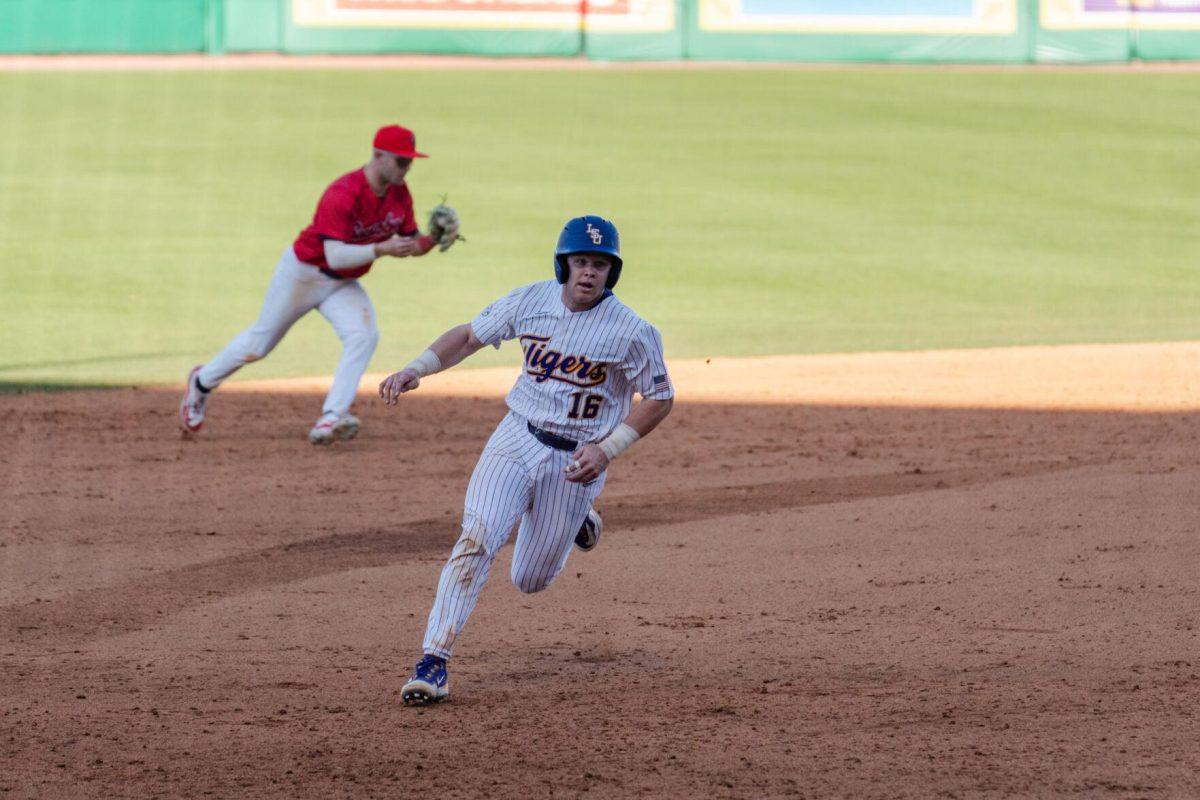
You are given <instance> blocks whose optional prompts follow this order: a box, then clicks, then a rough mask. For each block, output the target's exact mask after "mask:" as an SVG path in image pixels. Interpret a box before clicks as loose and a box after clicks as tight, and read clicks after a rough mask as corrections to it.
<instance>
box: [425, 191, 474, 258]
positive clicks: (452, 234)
mask: <svg viewBox="0 0 1200 800" xmlns="http://www.w3.org/2000/svg"><path fill="white" fill-rule="evenodd" d="M461 224H462V223H461V221H460V220H459V218H458V212H457V211H455V210H454V209H453V208H451V207H450V206H448V205H446V204H445V203H438V205H437V206H436V207H435V208H434V209H433V211H432V212H430V214H429V235H430V236H432V237H433V238H434V239H436V240H437V243H438V250H440V251H441V252H443V253H444V252H446V251H447V250H449V249H450V245H452V244H454V243H455V242H457V241H458V240H460V239H462V240H463V241H466V238H465V237H464V236H463V235H462V234H460V233H459V232H458V229H459V227H460V226H461Z"/></svg>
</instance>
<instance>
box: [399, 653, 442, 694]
mask: <svg viewBox="0 0 1200 800" xmlns="http://www.w3.org/2000/svg"><path fill="white" fill-rule="evenodd" d="M449 696H450V676H449V675H448V674H447V673H446V659H444V658H439V657H438V656H434V655H424V656H422V657H421V660H420V661H418V662H417V666H416V667H415V668H414V669H413V676H412V677H411V678H409V679H408V683H406V684H404V688H403V689H401V690H400V699H401V700H403V701H404V705H406V706H428V705H432V704H434V703H436V702H438V701H440V700H445V699H446V698H447V697H449Z"/></svg>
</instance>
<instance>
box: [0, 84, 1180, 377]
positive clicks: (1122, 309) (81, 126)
mask: <svg viewBox="0 0 1200 800" xmlns="http://www.w3.org/2000/svg"><path fill="white" fill-rule="evenodd" d="M1197 109H1200V80H1197V77H1196V76H1195V75H1186V74H1179V75H1169V74H1120V73H1117V74H1109V73H1054V72H982V73H981V72H939V71H888V70H882V69H881V70H867V71H846V72H842V71H778V72H772V71H759V70H748V71H739V70H733V71H719V70H712V71H705V70H685V71H644V72H638V71H629V70H624V69H620V68H613V69H611V70H590V71H562V72H558V71H551V72H540V73H539V72H509V71H492V72H487V71H450V72H436V71H411V70H410V71H403V72H400V71H397V72H374V73H355V72H342V71H337V72H269V71H263V72H228V73H221V72H212V73H107V72H97V73H87V74H85V73H75V74H64V73H43V74H35V73H10V74H0V330H2V331H3V336H2V337H0V383H3V384H7V385H10V386H11V385H13V384H22V383H28V384H30V385H43V386H48V385H56V384H64V383H65V384H74V383H102V384H104V383H126V382H139V383H141V382H157V381H180V380H182V377H183V375H184V374H185V373H186V372H187V369H188V368H189V367H190V366H191V365H192V364H195V363H197V362H199V361H202V360H205V359H207V358H208V357H210V356H211V355H212V354H213V353H215V352H216V351H217V350H218V349H219V348H220V347H221V346H222V345H223V344H224V343H225V342H226V341H227V340H228V339H229V338H230V337H232V336H233V335H234V334H235V333H236V332H237V331H238V330H240V329H241V328H243V327H245V326H246V325H248V324H249V323H250V322H251V321H252V320H253V319H254V317H255V316H256V314H257V312H258V308H259V305H260V302H261V299H262V294H263V290H264V288H265V287H266V284H267V281H268V279H269V277H270V275H271V271H272V269H273V268H274V264H275V261H276V259H277V258H278V256H279V253H280V252H281V250H282V249H283V248H284V247H285V246H287V245H288V244H289V243H290V242H291V241H292V239H293V238H294V237H295V235H296V233H297V231H298V230H299V229H300V228H301V227H303V226H304V225H305V224H306V223H307V222H308V220H309V219H310V217H311V214H312V210H313V207H314V204H315V202H316V199H317V197H318V195H319V194H320V192H321V190H322V189H323V188H324V187H325V185H326V184H327V183H328V182H329V181H330V180H331V179H332V178H334V177H335V176H337V175H338V174H341V173H342V172H345V171H348V170H349V169H351V168H353V167H355V166H357V165H359V164H361V163H362V162H363V161H364V160H365V158H366V156H367V154H368V149H369V140H370V136H371V134H372V133H373V131H374V129H375V127H376V126H377V125H379V124H381V123H383V122H389V121H400V122H404V123H405V124H408V125H410V126H412V127H413V128H415V129H416V131H417V133H418V138H419V143H420V145H421V146H422V148H424V149H427V151H428V152H430V153H431V154H432V155H433V158H431V159H430V160H429V161H427V162H419V163H418V165H417V167H416V168H415V169H414V170H413V173H412V175H411V177H410V183H411V185H412V187H413V189H414V195H415V197H416V199H417V205H418V209H420V211H421V214H422V216H424V213H425V211H427V209H429V208H430V207H431V206H432V205H433V204H434V203H436V202H437V200H438V199H439V198H440V196H441V195H442V194H443V193H448V194H449V200H450V202H451V204H453V205H455V206H456V207H458V208H459V210H460V211H461V212H462V215H463V218H464V220H465V227H464V232H465V234H466V235H467V237H468V239H469V242H468V243H466V244H465V245H463V246H460V247H456V248H455V249H453V250H451V251H450V253H448V254H445V255H441V254H437V253H434V254H432V255H431V256H429V257H427V258H424V259H420V260H417V259H409V260H405V261H391V260H389V261H382V262H379V264H378V265H377V267H376V269H375V271H374V272H373V273H372V274H371V275H369V276H368V277H367V278H366V279H365V283H366V286H367V289H368V292H369V293H370V294H371V296H372V298H373V300H374V301H375V305H376V308H377V310H378V312H379V317H380V322H381V329H382V332H383V339H382V342H381V345H380V347H379V350H378V351H377V353H376V355H375V358H374V360H373V362H372V365H371V368H372V369H373V370H386V369H391V368H394V367H398V366H399V365H402V364H403V363H404V362H405V361H406V360H407V359H408V358H409V357H410V356H411V355H413V354H415V353H416V352H418V351H419V350H420V349H421V348H422V347H423V346H424V345H425V344H426V343H427V342H428V341H429V340H430V339H432V338H433V337H434V336H435V335H437V334H438V333H440V332H441V331H442V330H444V329H445V328H447V327H449V326H450V325H451V324H454V323H458V322H461V321H465V320H467V319H469V318H470V317H471V316H473V314H474V313H475V312H476V311H477V310H478V309H479V308H481V307H482V306H483V305H484V304H486V303H487V302H489V301H490V300H491V299H493V298H495V297H496V296H498V295H500V294H502V293H503V292H505V291H506V290H508V289H509V288H511V287H512V286H515V285H517V284H520V283H525V282H531V281H535V280H541V279H543V278H545V277H548V276H549V274H550V261H551V259H550V252H551V249H552V246H553V243H554V239H555V237H556V236H557V233H558V230H559V228H560V226H561V225H562V222H563V221H564V220H565V218H566V217H568V216H570V215H574V214H578V213H583V212H597V213H602V214H606V215H609V216H611V217H612V218H614V219H615V220H616V221H617V222H618V224H619V225H620V227H621V230H622V234H623V239H624V242H623V243H624V250H625V256H626V259H627V266H626V269H625V273H624V276H623V279H622V283H621V285H620V287H619V290H620V291H619V294H620V296H621V298H622V299H623V300H625V302H627V303H629V304H630V305H631V306H633V307H634V308H635V309H637V310H638V311H640V312H641V313H642V314H643V315H644V316H646V317H648V318H649V319H651V320H652V321H654V322H655V323H656V324H657V325H658V326H659V328H660V329H661V330H662V332H663V335H664V338H665V340H666V344H667V350H668V355H669V356H672V357H699V356H713V355H745V354H768V353H806V352H831V351H858V350H881V349H913V348H944V347H980V346H992V345H1010V344H1033V343H1058V342H1114V341H1139V340H1172V339H1200V222H1198V221H1200V144H1198V143H1200V114H1198V113H1197ZM338 350H339V345H338V343H337V341H336V338H335V337H334V335H333V334H332V331H331V330H330V329H329V328H328V326H327V325H326V323H325V321H324V320H323V319H321V318H320V317H319V316H318V315H316V314H313V315H310V316H309V317H307V318H306V319H304V320H303V321H302V322H301V323H300V324H299V325H298V326H297V327H296V328H295V329H294V330H293V331H292V333H291V334H290V335H289V337H288V338H287V339H285V340H284V342H283V343H282V344H281V345H280V347H279V348H278V349H277V350H276V351H275V353H274V354H272V356H271V357H270V358H269V359H267V360H266V361H264V362H263V363H261V364H256V365H254V366H252V367H251V368H249V369H247V370H245V371H243V373H242V375H243V376H245V377H255V378H263V377H272V376H290V375H311V374H326V373H330V372H331V371H332V368H333V364H334V362H335V361H336V357H337V353H338ZM515 360H516V356H515V354H514V352H513V350H512V349H509V348H506V349H505V350H504V351H501V352H500V353H498V354H496V353H492V352H491V351H488V352H486V353H481V354H480V355H479V356H478V357H476V359H474V360H473V361H472V362H471V363H475V364H480V365H484V364H495V363H501V362H513V361H515Z"/></svg>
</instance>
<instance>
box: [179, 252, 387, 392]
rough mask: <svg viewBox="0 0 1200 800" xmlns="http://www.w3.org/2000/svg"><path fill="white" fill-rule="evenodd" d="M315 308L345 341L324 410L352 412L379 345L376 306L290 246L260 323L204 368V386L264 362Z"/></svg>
mask: <svg viewBox="0 0 1200 800" xmlns="http://www.w3.org/2000/svg"><path fill="white" fill-rule="evenodd" d="M314 308H315V309H316V310H317V311H320V312H321V316H323V317H325V319H327V320H328V321H329V324H330V325H332V326H333V329H334V331H335V332H336V333H337V335H338V338H339V339H341V340H342V357H341V359H340V360H339V361H338V365H337V371H336V372H334V375H333V385H332V386H331V387H329V394H328V395H327V396H326V397H325V405H324V407H323V409H322V411H323V412H330V411H332V412H335V413H338V414H343V413H345V412H347V411H349V410H350V404H351V403H353V402H354V395H355V393H356V392H357V391H358V383H359V381H360V380H361V379H362V376H363V373H364V372H366V371H367V364H368V362H370V360H371V354H372V353H374V352H375V345H376V344H377V343H378V342H379V328H378V327H377V326H376V324H375V307H374V306H372V305H371V298H369V297H367V293H366V291H365V290H364V289H363V287H362V285H361V284H360V283H359V282H358V281H357V280H338V279H336V278H331V277H329V276H328V275H325V274H323V273H321V272H319V271H318V270H317V268H316V267H313V266H310V265H308V264H304V263H302V262H301V261H300V260H299V259H298V258H296V254H295V253H294V252H292V248H291V247H288V249H287V250H285V251H284V253H283V255H282V256H280V258H279V265H278V266H276V267H275V275H274V276H273V277H272V278H271V283H270V285H269V286H268V287H267V296H266V297H265V298H264V300H263V307H262V312H261V313H260V314H259V315H258V320H257V321H256V322H255V323H254V324H253V325H251V326H250V327H249V328H247V329H246V330H244V331H242V332H241V333H239V334H238V335H237V336H235V337H234V339H233V341H231V342H230V343H229V344H228V345H226V346H225V349H224V350H222V351H221V352H220V353H218V354H217V356H216V357H215V358H214V359H213V360H212V361H209V362H208V363H207V364H205V365H204V366H203V367H201V368H200V383H202V384H203V385H204V386H205V387H207V388H209V389H213V388H216V387H217V386H220V385H221V382H222V381H224V380H225V379H226V378H228V377H229V376H230V375H232V374H233V373H235V372H237V371H238V370H239V369H241V368H242V367H243V366H245V365H246V364H249V363H250V362H251V361H258V360H259V359H260V358H264V357H265V356H266V355H267V354H268V353H270V352H271V351H272V350H274V349H275V345H277V344H279V340H280V339H282V338H283V335H284V334H285V333H287V332H288V329H290V328H291V327H292V325H294V324H296V321H297V320H299V319H300V318H301V317H303V316H304V315H305V314H307V313H308V312H309V311H312V310H313V309H314Z"/></svg>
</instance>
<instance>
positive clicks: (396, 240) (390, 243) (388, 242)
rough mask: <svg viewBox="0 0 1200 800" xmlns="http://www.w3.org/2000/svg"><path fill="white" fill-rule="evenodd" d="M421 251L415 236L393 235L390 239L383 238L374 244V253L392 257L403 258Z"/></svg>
mask: <svg viewBox="0 0 1200 800" xmlns="http://www.w3.org/2000/svg"><path fill="white" fill-rule="evenodd" d="M420 252H421V245H420V244H419V243H418V242H417V238H416V237H415V236H400V235H399V234H396V235H393V236H392V238H390V239H384V240H383V241H382V242H379V243H378V244H376V245H375V253H376V254H377V255H381V256H393V257H394V258H404V257H405V256H415V255H418V254H419V253H420Z"/></svg>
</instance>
